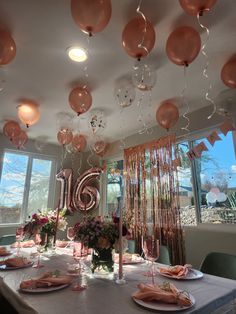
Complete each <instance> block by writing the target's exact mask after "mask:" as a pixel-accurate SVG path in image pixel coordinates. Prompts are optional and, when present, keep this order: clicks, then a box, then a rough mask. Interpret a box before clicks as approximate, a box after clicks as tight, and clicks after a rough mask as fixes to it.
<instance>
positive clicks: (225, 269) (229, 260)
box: [200, 252, 236, 280]
mask: <svg viewBox="0 0 236 314" xmlns="http://www.w3.org/2000/svg"><path fill="white" fill-rule="evenodd" d="M200 270H201V271H202V272H203V273H206V274H209V275H214V276H218V277H223V278H229V279H234V280H236V255H230V254H226V253H219V252H212V253H209V254H207V255H206V257H205V258H204V260H203V261H202V263H201V266H200Z"/></svg>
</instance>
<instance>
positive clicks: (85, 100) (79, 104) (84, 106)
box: [69, 86, 92, 116]
mask: <svg viewBox="0 0 236 314" xmlns="http://www.w3.org/2000/svg"><path fill="white" fill-rule="evenodd" d="M69 103H70V106H71V108H72V109H73V110H74V111H75V112H77V114H78V116H79V115H80V114H82V113H85V112H87V111H88V110H89V109H90V107H91V106H92V96H91V94H90V92H89V91H88V90H87V89H86V88H84V87H80V86H78V87H76V88H74V89H73V90H72V91H71V92H70V95H69Z"/></svg>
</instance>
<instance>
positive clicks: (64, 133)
mask: <svg viewBox="0 0 236 314" xmlns="http://www.w3.org/2000/svg"><path fill="white" fill-rule="evenodd" d="M72 139H73V134H72V132H71V131H70V130H68V129H65V130H60V131H59V132H58V133H57V140H58V142H59V143H60V144H61V145H68V144H70V143H71V141H72Z"/></svg>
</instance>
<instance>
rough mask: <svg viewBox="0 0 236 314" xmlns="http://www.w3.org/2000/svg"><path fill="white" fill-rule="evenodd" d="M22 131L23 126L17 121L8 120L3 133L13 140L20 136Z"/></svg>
mask: <svg viewBox="0 0 236 314" xmlns="http://www.w3.org/2000/svg"><path fill="white" fill-rule="evenodd" d="M20 133H21V128H20V125H19V123H18V122H16V121H13V120H12V121H7V122H6V123H5V124H4V127H3V134H4V135H6V136H7V137H9V138H10V140H11V141H12V139H13V137H16V136H19V135H20Z"/></svg>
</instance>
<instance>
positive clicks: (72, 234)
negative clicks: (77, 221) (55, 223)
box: [67, 227, 75, 247]
mask: <svg viewBox="0 0 236 314" xmlns="http://www.w3.org/2000/svg"><path fill="white" fill-rule="evenodd" d="M67 238H68V239H69V240H70V243H69V244H68V246H69V247H71V246H72V243H73V241H74V239H75V229H74V228H73V227H68V228H67Z"/></svg>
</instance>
